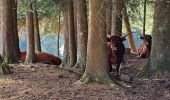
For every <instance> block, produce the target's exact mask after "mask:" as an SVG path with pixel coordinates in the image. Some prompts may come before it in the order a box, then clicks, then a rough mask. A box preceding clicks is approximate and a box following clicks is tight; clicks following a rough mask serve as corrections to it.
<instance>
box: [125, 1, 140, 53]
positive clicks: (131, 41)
mask: <svg viewBox="0 0 170 100" xmlns="http://www.w3.org/2000/svg"><path fill="white" fill-rule="evenodd" d="M123 8H124V10H123V14H124V16H123V20H124V23H125V28H126V32H127V34H128V36H127V37H128V42H129V45H130V48H131V53H132V54H137V49H136V46H135V42H134V40H133V36H132V31H131V26H130V22H129V17H128V14H127V8H126V4H125V1H123Z"/></svg>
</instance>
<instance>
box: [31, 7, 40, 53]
mask: <svg viewBox="0 0 170 100" xmlns="http://www.w3.org/2000/svg"><path fill="white" fill-rule="evenodd" d="M33 20H34V21H33V22H34V39H35V41H34V42H35V52H41V41H40V32H39V23H38V13H37V9H36V4H34V5H33Z"/></svg>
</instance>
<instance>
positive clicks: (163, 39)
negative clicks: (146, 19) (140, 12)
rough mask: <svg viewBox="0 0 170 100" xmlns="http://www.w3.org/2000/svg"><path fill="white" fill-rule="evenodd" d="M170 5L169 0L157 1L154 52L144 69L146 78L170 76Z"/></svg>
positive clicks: (153, 34) (152, 51)
mask: <svg viewBox="0 0 170 100" xmlns="http://www.w3.org/2000/svg"><path fill="white" fill-rule="evenodd" d="M169 9H170V3H169V2H168V1H167V0H156V6H155V13H154V25H153V31H152V50H151V56H150V62H149V63H148V65H147V66H145V68H144V69H143V71H144V72H143V74H144V76H147V77H154V76H155V75H158V76H159V77H160V76H161V77H164V75H163V74H165V73H168V75H170V73H169V72H170V66H169V65H170V52H169V51H170V39H169V37H170V34H169V32H170V10H169Z"/></svg>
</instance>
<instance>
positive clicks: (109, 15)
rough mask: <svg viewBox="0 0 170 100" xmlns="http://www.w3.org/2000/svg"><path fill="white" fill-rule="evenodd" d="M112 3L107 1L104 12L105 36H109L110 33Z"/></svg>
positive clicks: (109, 0)
mask: <svg viewBox="0 0 170 100" xmlns="http://www.w3.org/2000/svg"><path fill="white" fill-rule="evenodd" d="M112 5H113V4H112V1H111V0H107V11H106V34H107V35H111V32H112Z"/></svg>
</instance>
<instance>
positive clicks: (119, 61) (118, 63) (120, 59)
mask: <svg viewBox="0 0 170 100" xmlns="http://www.w3.org/2000/svg"><path fill="white" fill-rule="evenodd" d="M122 60H123V57H120V58H119V59H117V64H116V75H117V77H119V72H120V64H121V62H122Z"/></svg>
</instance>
